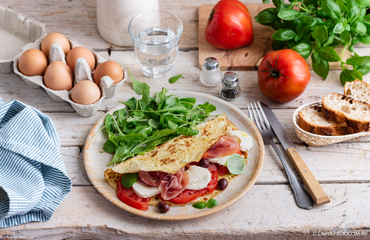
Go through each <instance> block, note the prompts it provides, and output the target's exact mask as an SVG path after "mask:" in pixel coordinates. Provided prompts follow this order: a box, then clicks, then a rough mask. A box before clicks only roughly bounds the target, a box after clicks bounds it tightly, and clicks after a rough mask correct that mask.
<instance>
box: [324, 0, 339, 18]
mask: <svg viewBox="0 0 370 240" xmlns="http://www.w3.org/2000/svg"><path fill="white" fill-rule="evenodd" d="M321 8H322V10H324V12H325V13H326V14H327V15H328V16H329V17H331V18H332V19H334V20H338V19H340V18H341V11H340V7H339V5H338V4H337V3H336V2H334V1H333V0H326V1H322V5H321Z"/></svg>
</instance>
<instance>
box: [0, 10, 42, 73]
mask: <svg viewBox="0 0 370 240" xmlns="http://www.w3.org/2000/svg"><path fill="white" fill-rule="evenodd" d="M45 35H46V29H45V25H44V24H42V23H40V22H38V21H36V20H34V19H31V18H28V17H26V16H25V15H23V14H22V13H20V12H18V11H15V10H13V9H10V8H8V7H5V6H3V5H1V4H0V36H1V37H0V72H3V73H11V72H12V71H13V60H14V57H15V56H16V55H17V54H19V53H20V52H22V51H23V48H24V47H25V46H27V44H33V43H34V42H35V41H37V40H40V39H42V38H43V37H44V36H45Z"/></svg>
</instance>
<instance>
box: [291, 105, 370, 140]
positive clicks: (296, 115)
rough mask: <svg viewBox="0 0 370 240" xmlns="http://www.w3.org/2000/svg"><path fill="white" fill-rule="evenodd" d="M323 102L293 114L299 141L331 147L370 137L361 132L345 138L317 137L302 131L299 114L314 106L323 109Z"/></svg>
mask: <svg viewBox="0 0 370 240" xmlns="http://www.w3.org/2000/svg"><path fill="white" fill-rule="evenodd" d="M321 102H322V101H317V102H312V103H308V104H305V105H302V106H300V107H299V108H297V110H295V112H294V114H293V124H294V128H295V132H296V134H297V136H298V138H299V139H301V140H302V141H303V142H305V143H307V144H308V145H311V146H325V145H330V144H334V143H338V142H344V141H348V140H350V139H353V138H358V137H363V136H370V132H360V133H354V134H348V135H343V136H323V135H317V134H313V133H309V132H306V131H304V130H303V129H301V128H300V127H299V126H298V124H299V113H300V112H301V111H302V110H304V109H306V108H308V107H313V106H320V107H321Z"/></svg>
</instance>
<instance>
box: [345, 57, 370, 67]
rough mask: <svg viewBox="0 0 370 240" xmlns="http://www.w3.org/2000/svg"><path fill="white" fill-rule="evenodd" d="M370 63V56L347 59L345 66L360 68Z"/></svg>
mask: <svg viewBox="0 0 370 240" xmlns="http://www.w3.org/2000/svg"><path fill="white" fill-rule="evenodd" d="M367 63H370V56H362V57H360V56H353V57H350V58H348V59H347V61H346V64H348V65H352V66H361V65H365V64H367Z"/></svg>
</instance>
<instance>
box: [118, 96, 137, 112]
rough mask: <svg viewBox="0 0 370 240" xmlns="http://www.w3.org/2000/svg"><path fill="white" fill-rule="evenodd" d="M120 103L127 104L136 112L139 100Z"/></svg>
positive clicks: (132, 99) (131, 99)
mask: <svg viewBox="0 0 370 240" xmlns="http://www.w3.org/2000/svg"><path fill="white" fill-rule="evenodd" d="M120 103H122V104H125V105H126V106H127V107H128V108H129V109H130V110H136V106H137V100H136V98H134V97H132V98H130V99H129V100H127V102H123V101H120Z"/></svg>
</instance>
